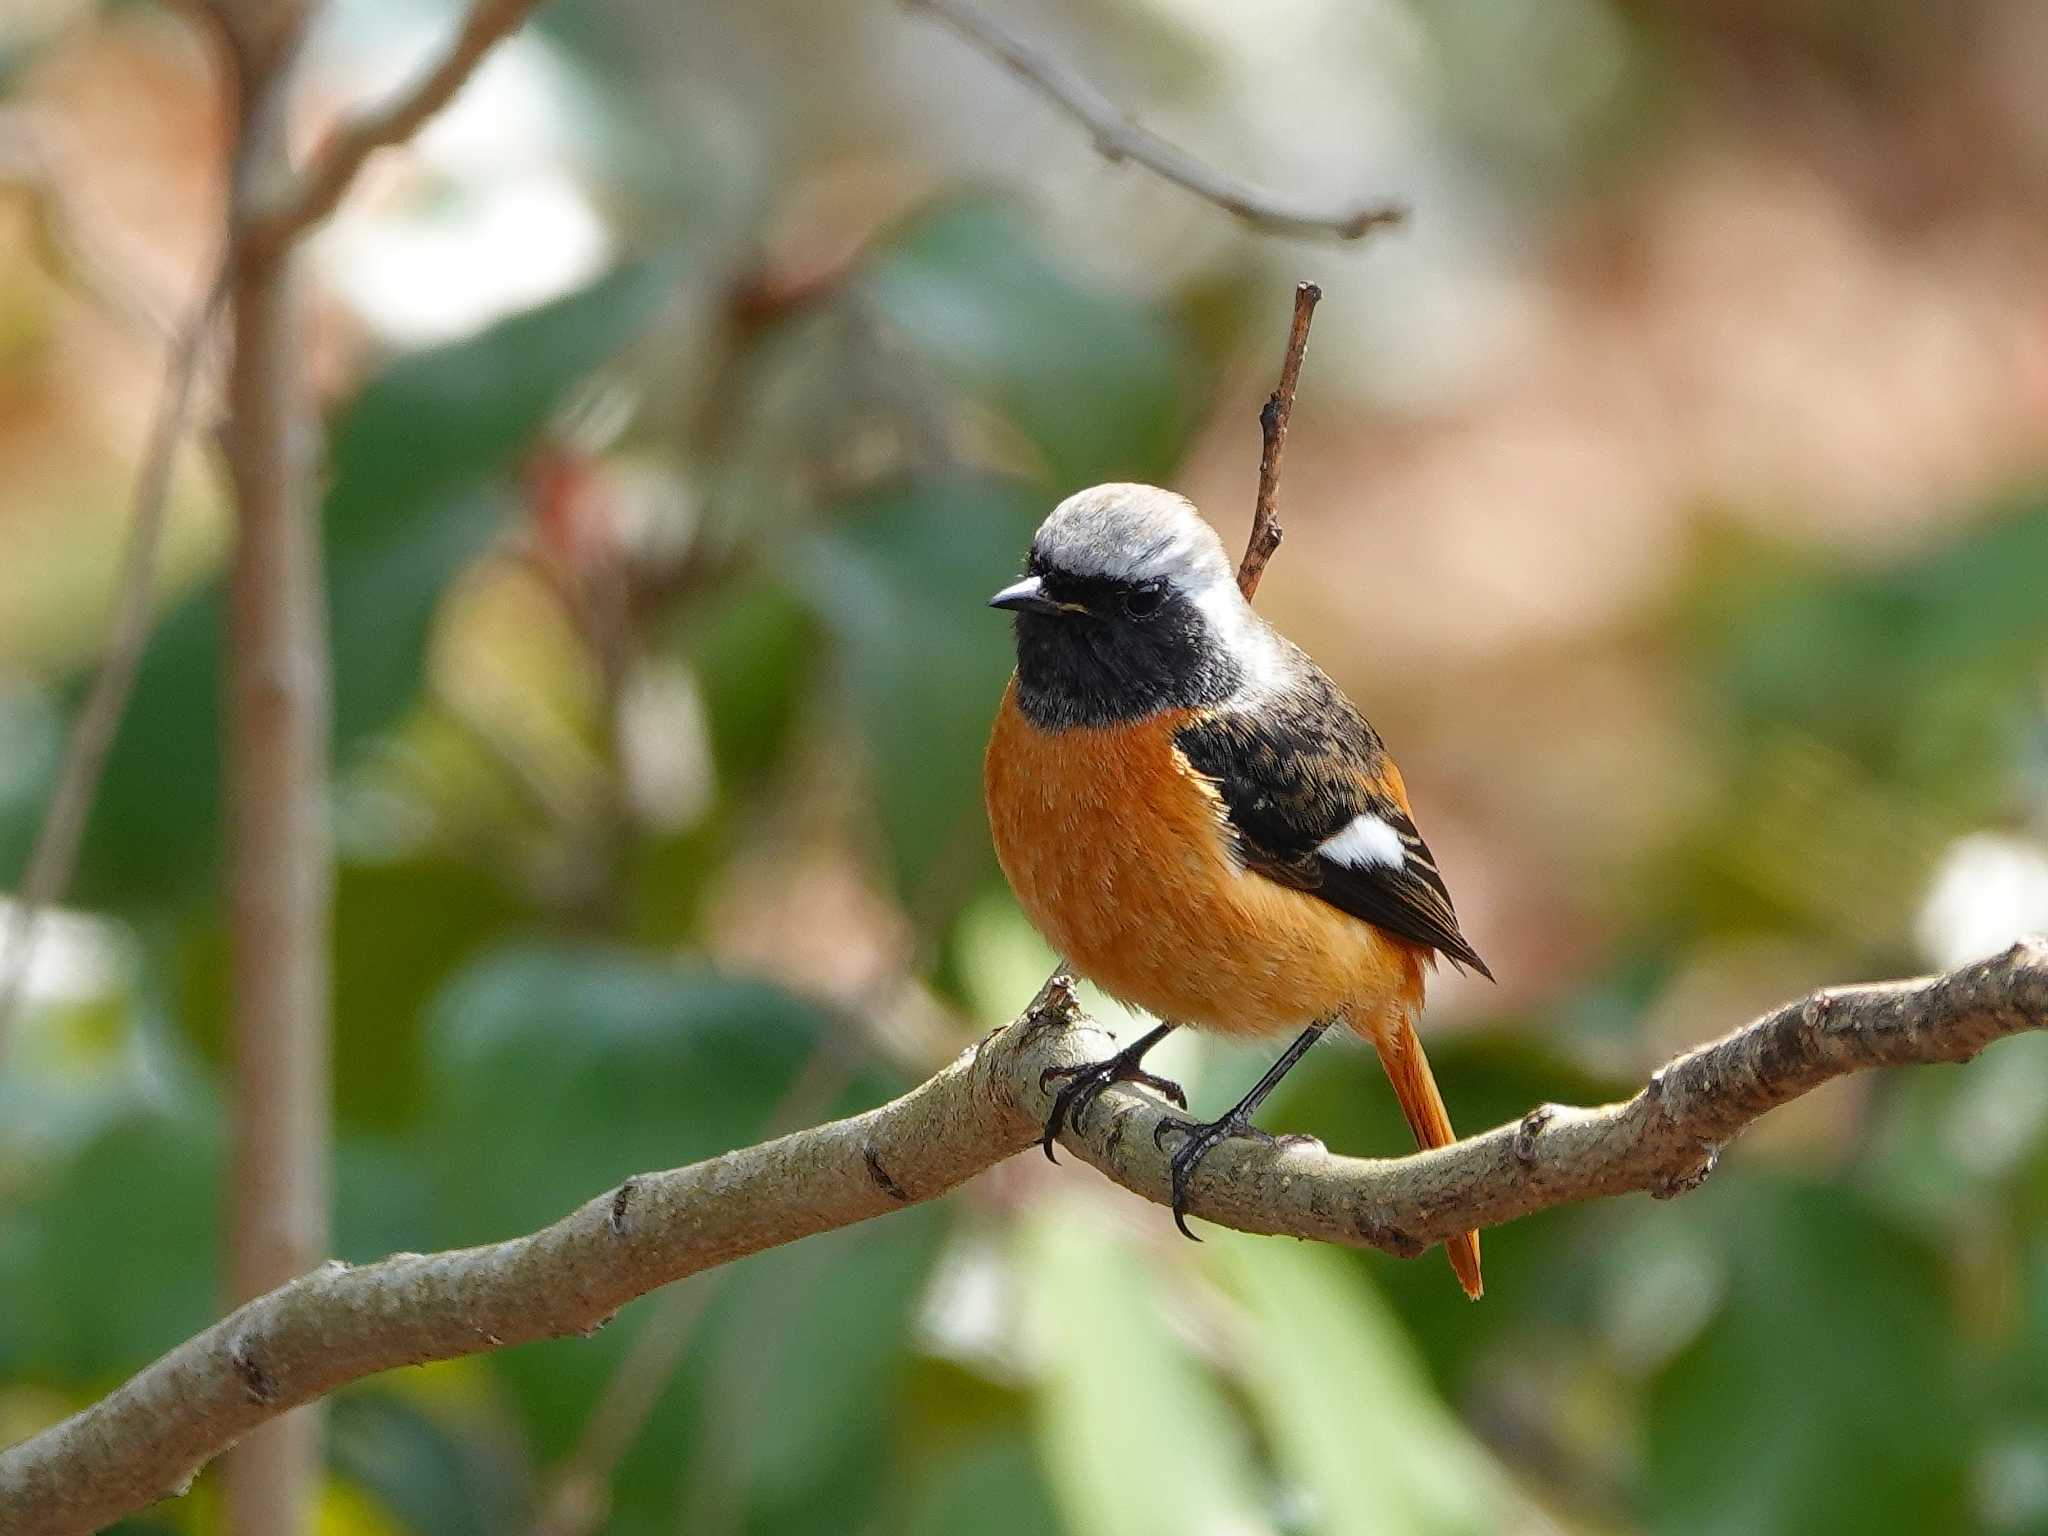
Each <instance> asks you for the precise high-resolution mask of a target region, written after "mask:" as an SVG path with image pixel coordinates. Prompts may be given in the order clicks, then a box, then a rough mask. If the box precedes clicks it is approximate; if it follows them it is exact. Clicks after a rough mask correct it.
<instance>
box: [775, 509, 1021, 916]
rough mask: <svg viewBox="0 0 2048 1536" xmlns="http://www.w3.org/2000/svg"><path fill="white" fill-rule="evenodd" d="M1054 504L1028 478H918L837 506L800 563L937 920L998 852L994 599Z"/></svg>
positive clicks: (1007, 651)
mask: <svg viewBox="0 0 2048 1536" xmlns="http://www.w3.org/2000/svg"><path fill="white" fill-rule="evenodd" d="M1045 511H1046V508H1044V507H1043V506H1041V505H1040V504H1039V499H1038V498H1037V497H1036V496H1035V495H1033V494H1031V493H1029V492H1027V491H1025V490H1024V489H1023V488H1021V487H1019V486H1017V485H1015V484H1013V483H1006V482H1002V481H996V480H989V479H971V478H966V477H961V478H957V479H948V480H927V481H917V482H914V483H912V484H909V485H904V486H901V487H897V488H894V489H889V490H883V491H877V492H874V493H872V494H870V495H868V496H865V497H862V498H860V499H858V500H854V501H848V502H843V503H840V504H839V505H837V506H835V507H833V508H832V509H831V510H830V512H829V513H828V516H827V521H826V522H825V524H824V526H823V527H822V528H821V529H820V530H819V531H818V532H817V533H816V534H815V535H813V536H812V538H811V539H810V541H809V543H808V545H807V546H806V548H805V550H804V553H803V557H802V561H801V567H800V579H801V581H802V584H803V589H804V591H806V592H807V593H808V594H809V595H810V596H811V598H812V600H813V601H814V602H815V603H816V604H817V606H818V608H819V611H820V612H821V613H822V614H823V615H824V618H825V622H826V624H827V626H828V627H829V629H830V630H831V632H832V635H833V637H834V639H835V640H837V641H838V643H839V645H840V646H841V648H842V650H843V652H844V656H845V662H844V665H845V671H846V675H847V683H848V685H849V689H850V693H851V696H852V702H853V707H854V716H855V721H856V723H857V724H858V726H859V727H860V730H861V734H862V736H863V738H864V740H865V742H866V745H867V749H868V755H869V760H870V765H871V767H872V770H873V775H874V793H875V796H876V799H877V801H878V803H879V809H880V812H881V823H882V824H881V829H880V830H881V832H882V834H883V837H884V841H885V845H886V848H887V851H888V852H889V854H890V855H891V858H892V867H893V869H894V872H895V874H896V877H897V880H898V882H899V884H900V886H901V887H902V889H903V890H904V892H905V893H906V894H907V895H908V896H909V898H910V901H911V905H912V907H913V909H914V910H916V911H917V912H919V914H920V915H922V916H925V917H926V918H927V919H929V920H933V921H936V920H938V919H940V918H942V917H944V916H945V915H948V914H949V913H950V912H951V911H952V909H953V908H955V907H957V906H958V905H959V903H961V902H962V901H964V900H965V899H966V898H967V897H968V895H969V894H970V893H971V891H972V889H973V886H974V883H975V881H976V879H977V877H979V876H980V875H981V874H982V873H983V872H984V871H985V870H986V869H987V868H988V867H989V865H990V864H991V863H992V862H993V860H992V856H991V855H990V852H989V847H988V832H987V826H986V823H985V821H984V818H983V813H982V809H981V754H982V749H983V747H984V746H985V745H986V743H987V741H988V730H989V723H990V722H991V721H992V720H993V719H994V718H995V712H996V705H997V703H998V702H999V701H1000V700H1001V698H1002V692H1003V684H1004V679H1005V678H1006V677H1007V676H1008V675H1009V670H1010V665H1011V648H1010V630H1009V626H1008V625H1007V624H1006V623H1004V622H1003V620H1002V618H1001V616H1000V615H997V614H994V613H991V612H990V611H989V610H988V607H987V599H988V597H989V596H990V594H992V593H993V592H995V591H996V590H997V589H998V588H999V587H1001V586H1002V585H1003V584H1004V583H1005V582H1007V581H1009V580H1010V579H1012V576H1013V575H1014V573H1015V571H1016V570H1017V568H1018V566H1019V564H1020V562H1021V561H1022V559H1023V555H1024V549H1025V547H1026V545H1027V544H1029V542H1030V539H1031V531H1032V529H1033V528H1034V527H1036V526H1037V523H1038V521H1039V519H1040V518H1041V517H1042V516H1043V515H1044V512H1045Z"/></svg>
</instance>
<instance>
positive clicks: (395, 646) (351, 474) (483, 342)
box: [74, 267, 662, 903]
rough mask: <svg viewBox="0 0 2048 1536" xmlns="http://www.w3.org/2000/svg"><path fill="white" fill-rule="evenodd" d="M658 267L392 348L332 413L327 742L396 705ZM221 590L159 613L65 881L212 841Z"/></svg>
mask: <svg viewBox="0 0 2048 1536" xmlns="http://www.w3.org/2000/svg"><path fill="white" fill-rule="evenodd" d="M661 292H662V284H661V281H660V279H659V276H658V274H657V273H655V272H654V271H653V270H652V269H649V268H644V267H630V268H622V269H620V270H618V271H615V272H612V273H610V274H608V275H607V276H605V277H602V278H600V279H599V280H598V281H597V282H595V283H593V284H592V285H591V286H590V287H588V288H586V289H584V290H582V291H581V292H579V293H575V294H571V295H570V296H568V297H567V298H563V299H558V300H555V301H554V302H552V303H549V304H544V305H542V306H540V307H539V308H537V309H534V310H532V311H529V312H528V313H526V314H522V315H517V316H514V317H513V318H511V319H509V320H505V321H502V322H501V323H499V324H498V325H495V326H493V327H491V328H490V329H489V330H487V331H485V332H483V333H482V334H481V335H479V336H476V337H474V338H471V339H470V340H467V341H460V342H456V343H453V344H452V345H449V346H446V347H440V348H436V349H434V350H431V351H427V352H421V353H417V354H414V355H412V356H409V357H403V358H400V359H399V360H398V361H396V362H394V363H393V364H392V365H391V366H390V367H389V368H388V369H386V370H385V371H384V373H383V374H381V375H379V376H378V377H377V378H376V379H373V380H372V381H371V382H370V383H369V384H368V385H366V386H365V387H364V389H363V391H362V392H361V394H359V395H358V396H357V398H356V400H355V401H354V403H353V404H352V405H350V406H349V407H348V409H347V410H345V411H344V412H343V413H342V415H341V417H340V418H339V420H338V421H337V422H336V424H335V427H334V432H333V439H332V451H331V454H330V460H331V468H332V487H331V489H330V490H329V491H328V493H327V497H326V502H325V505H324V507H323V509H322V514H321V515H322V528H323V536H324V544H325V558H326V568H327V576H328V609H329V615H330V633H331V642H332V649H333V655H334V748H335V751H336V753H337V754H346V753H347V752H348V751H349V750H350V749H351V748H352V747H353V746H354V745H355V744H356V743H357V742H358V741H360V740H361V739H362V738H363V737H364V736H365V735H367V734H369V733H372V732H375V731H377V730H379V729H381V728H383V727H384V726H385V725H387V724H389V723H390V722H391V720H392V719H393V718H394V717H395V716H396V715H397V713H398V711H399V710H400V709H402V708H403V707H404V705H405V704H406V703H407V702H408V701H409V700H410V698H411V697H412V694H413V691H414V689H415V686H416V685H417V682H418V678H419V671H420V666H421V661H422V657H423V655H424V651H425V646H426V640H427V633H428V628H429V625H430V623H431V621H432V618H433V613H434V608H435V605H436V603H437V601H438V599H439V597H440V594H441V591H442V589H443V588H444V587H445V586H446V585H447V583H448V581H449V579H450V578H451V577H453V576H454V575H455V573H456V572H457V571H459V570H460V569H461V568H462V567H463V566H464V565H465V564H467V563H468V562H469V561H470V560H472V559H474V558H475V557H476V555H477V554H478V553H479V552H481V551H482V550H483V549H484V547H485V546H486V545H487V544H488V543H489V541H490V539H491V538H492V537H493V536H494V535H495V534H496V533H497V531H498V530H499V529H500V528H501V527H502V526H503V522H504V508H503V504H502V499H501V492H500V486H501V484H502V480H503V477H504V476H505V474H506V473H507V472H508V471H509V470H510V469H511V468H512V467H513V465H514V461H515V460H516V458H517V456H518V453H519V451H520V449H521V448H522V447H523V446H524V445H525V444H526V443H527V442H528V441H529V440H530V439H531V437H532V436H533V434H534V433H535V432H536V431H537V430H539V428H540V427H541V426H542V425H543V424H544V423H545V421H546V420H547V417H548V414H549V413H550V412H551V411H552V410H553V409H554V408H555V406H556V404H557V403H558V402H559V401H560V399H561V397H562V394H563V392H564V391H565V390H566V389H567V388H568V387H569V386H570V385H571V384H573V383H574V382H575V381H576V380H577V379H579V378H581V377H583V376H584V375H585V374H587V373H589V372H590V370H591V369H592V368H594V367H596V366H597V365H598V364H599V363H601V362H603V361H604V360H605V359H606V358H607V357H609V356H610V355H611V354H612V353H614V352H616V351H617V350H618V348H619V347H620V346H621V345H623V344H624V343H625V341H626V340H627V339H628V338H629V337H630V336H631V335H632V334H633V333H634V332H635V331H636V330H637V329H638V328H639V327H640V326H641V325H642V324H643V323H644V321H645V320H646V318H647V316H648V315H649V314H650V313H651V312H652V310H653V308H654V305H655V303H656V301H657V300H658V299H659V298H660V296H661ZM220 654H221V588H220V583H219V582H218V580H216V581H214V582H212V583H209V584H208V585H207V586H205V587H204V588H202V589H201V590H200V591H198V592H196V593H194V594H193V595H192V596H190V597H188V598H187V599H186V600H185V601H183V602H182V603H180V604H178V605H177V606H176V607H175V608H174V609H173V610H172V611H171V613H170V614H169V615H168V616H167V617H166V618H165V619H164V621H163V622H162V624H161V625H159V626H158V629H157V633H156V635H155V637H154V639H153V640H152V641H151V643H150V647H149V651H148V654H147V655H146V656H145V657H144V659H143V663H142V670H141V673H140V675H139V676H138V678H137V680H136V687H135V696H134V699H133V700H132V702H131V703H130V705H129V707H128V712H127V716H126V719H125V720H124V721H123V723H122V727H121V733H120V736H119V739H118V740H117V741H116V743H115V746H114V750H113V752H112V754H111V756H110V757H109V759H108V762H107V770H106V777H105V780H104V782H103V783H102V785H101V789H100V794H99V798H98V801H97V803H96V805H95V807H94V813H93V819H92V824H91V827H90V829H89V831H88V835H87V839H86V845H85V848H84V851H83V853H82V855H81V858H80V863H79V871H78V876H77V879H76V881H75V883H74V894H75V895H76V896H77V897H78V899H80V900H82V901H87V902H114V903H119V902H123V901H127V900H133V899H136V898H138V897H151V896H162V895H165V894H168V893H170V892H173V891H176V890H180V889H184V888H188V887H189V886H190V884H191V883H192V882H193V881H194V880H195V879H196V878H198V877H199V876H201V875H203V874H204V873H205V872H207V871H208V870H210V869H211V868H212V866H213V864H214V862H215V859H216V857H217V853H218V846H217V845H218V838H219V816H220V766H219V765H220V753H221V747H220V740H221V708H220V689H221V685H220Z"/></svg>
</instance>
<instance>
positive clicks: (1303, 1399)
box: [1202, 1231, 1513, 1536]
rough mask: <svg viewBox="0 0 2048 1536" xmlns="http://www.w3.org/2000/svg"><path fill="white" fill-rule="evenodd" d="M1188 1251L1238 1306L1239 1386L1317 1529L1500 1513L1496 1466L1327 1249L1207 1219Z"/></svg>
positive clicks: (1391, 1531)
mask: <svg viewBox="0 0 2048 1536" xmlns="http://www.w3.org/2000/svg"><path fill="white" fill-rule="evenodd" d="M1202 1257H1203V1259H1204V1260H1205V1261H1206V1263H1207V1264H1208V1267H1209V1268H1210V1269H1211V1270H1212V1272H1214V1273H1215V1274H1217V1275H1218V1276H1219V1278H1221V1279H1222V1280H1223V1281H1224V1282H1225V1283H1226V1284H1227V1285H1228V1286H1229V1288H1230V1289H1231V1291H1232V1292H1234V1293H1235V1294H1236V1296H1237V1297H1238V1299H1239V1301H1240V1302H1242V1303H1243V1305H1244V1308H1245V1310H1246V1312H1247V1313H1248V1314H1249V1315H1250V1320H1251V1323H1252V1326H1253V1337H1254V1342H1252V1343H1251V1345H1250V1346H1249V1347H1248V1348H1247V1349H1245V1350H1244V1351H1243V1354H1242V1356H1241V1360H1240V1365H1239V1369H1240V1371H1241V1373H1242V1377H1243V1381H1244V1386H1245V1390H1246V1392H1247V1393H1248V1394H1249V1395H1250V1397H1251V1400H1252V1404H1253V1406H1254V1408H1255V1410H1256V1412H1257V1414H1258V1416H1259V1418H1260V1420H1261V1421H1262V1422H1263V1424H1264V1426H1265V1429H1266V1434H1267V1437H1268V1439H1269V1440H1270V1442H1271V1444H1272V1446H1273V1454H1274V1457H1275V1459H1276V1460H1277V1461H1278V1462H1279V1464H1280V1469H1281V1471H1282V1473H1283V1474H1284V1475H1285V1476H1287V1477H1288V1478H1290V1479H1291V1480H1292V1481H1293V1482H1294V1483H1296V1484H1298V1485H1299V1486H1300V1487H1301V1488H1303V1489H1304V1490H1306V1492H1307V1495H1308V1498H1309V1500H1310V1503H1311V1506H1312V1507H1313V1509H1314V1511H1315V1515H1314V1519H1313V1522H1312V1523H1313V1526H1314V1529H1315V1530H1316V1531H1318V1532H1319V1533H1321V1536H1438V1533H1444V1536H1448V1533H1453V1532H1475V1533H1476V1532H1493V1531H1498V1530H1502V1529H1504V1528H1506V1527H1507V1526H1508V1525H1509V1524H1511V1523H1512V1522H1511V1520H1510V1518H1509V1517H1510V1514H1511V1513H1512V1510H1513V1500H1512V1498H1511V1490H1510V1487H1509V1484H1508V1481H1507V1478H1506V1476H1505V1475H1504V1474H1503V1473H1502V1471H1501V1469H1500V1468H1499V1466H1497V1465H1496V1464H1495V1462H1494V1461H1493V1459H1492V1458H1491V1457H1490V1456H1489V1455H1487V1453H1486V1452H1485V1451H1484V1450H1483V1449H1481V1447H1480V1446H1479V1444H1478V1442H1477V1441H1475V1440H1474V1439H1473V1438H1472V1435H1471V1433H1470V1431H1468V1430H1466V1429H1465V1427H1464V1426H1463V1425H1461V1424H1460V1423H1459V1422H1458V1420H1457V1418H1456V1417H1455V1416H1454V1415H1453V1414H1452V1413H1451V1412H1450V1410H1449V1409H1447V1408H1445V1407H1444V1405H1443V1403H1442V1401H1441V1400H1440V1399H1439V1398H1438V1397H1437V1396H1436V1392H1435V1389H1434V1387H1433V1385H1432V1384H1431V1382H1430V1379H1429V1374H1428V1371H1427V1370H1426V1369H1425V1368H1424V1366H1423V1363H1422V1359H1421V1357H1420V1356H1419V1355H1418V1354H1417V1352H1416V1350H1415V1346H1414V1345H1413V1344H1412V1343H1411V1342H1410V1341H1409V1340H1408V1339H1407V1338H1406V1337H1405V1335H1404V1333H1403V1331H1402V1327H1401V1324H1400V1322H1399V1320H1398V1319H1397V1318H1396V1316H1395V1315H1394V1313H1393V1312H1392V1310H1391V1309H1389V1308H1388V1306H1387V1305H1386V1303H1385V1302H1384V1301H1383V1300H1381V1298H1380V1297H1379V1295H1378V1294H1377V1293H1376V1292H1375V1290H1374V1289H1373V1287H1372V1286H1371V1285H1370V1284H1369V1283H1368V1282H1366V1281H1365V1280H1364V1279H1363V1277H1361V1276H1360V1275H1359V1274H1358V1273H1357V1272H1356V1271H1355V1270H1352V1269H1350V1268H1349V1267H1348V1266H1346V1265H1345V1263H1344V1262H1343V1260H1342V1258H1341V1257H1339V1255H1338V1254H1336V1253H1335V1252H1334V1251H1333V1250H1330V1249H1327V1248H1321V1247H1315V1246H1310V1245H1307V1244H1297V1243H1285V1242H1277V1241H1274V1240H1273V1239H1271V1238H1252V1237H1246V1236H1244V1235H1243V1234H1241V1233H1236V1232H1227V1231H1221V1232H1217V1233H1214V1234H1213V1235H1211V1236H1208V1237H1206V1238H1205V1246H1204V1248H1203V1250H1202Z"/></svg>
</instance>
